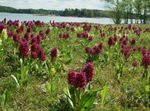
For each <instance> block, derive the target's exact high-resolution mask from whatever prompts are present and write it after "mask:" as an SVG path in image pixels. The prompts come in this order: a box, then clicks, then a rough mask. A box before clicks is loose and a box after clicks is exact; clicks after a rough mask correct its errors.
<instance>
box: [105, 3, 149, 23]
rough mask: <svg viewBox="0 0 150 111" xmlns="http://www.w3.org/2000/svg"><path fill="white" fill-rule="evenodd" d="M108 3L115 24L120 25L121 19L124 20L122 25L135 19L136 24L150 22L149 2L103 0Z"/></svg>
mask: <svg viewBox="0 0 150 111" xmlns="http://www.w3.org/2000/svg"><path fill="white" fill-rule="evenodd" d="M105 1H106V2H108V3H110V4H111V5H110V7H109V8H110V9H111V10H112V11H113V13H111V14H110V15H111V17H112V18H113V20H114V22H115V23H116V24H120V23H121V19H122V18H123V19H124V23H126V24H128V23H129V22H130V23H133V19H135V21H136V23H143V24H146V21H150V0H105Z"/></svg>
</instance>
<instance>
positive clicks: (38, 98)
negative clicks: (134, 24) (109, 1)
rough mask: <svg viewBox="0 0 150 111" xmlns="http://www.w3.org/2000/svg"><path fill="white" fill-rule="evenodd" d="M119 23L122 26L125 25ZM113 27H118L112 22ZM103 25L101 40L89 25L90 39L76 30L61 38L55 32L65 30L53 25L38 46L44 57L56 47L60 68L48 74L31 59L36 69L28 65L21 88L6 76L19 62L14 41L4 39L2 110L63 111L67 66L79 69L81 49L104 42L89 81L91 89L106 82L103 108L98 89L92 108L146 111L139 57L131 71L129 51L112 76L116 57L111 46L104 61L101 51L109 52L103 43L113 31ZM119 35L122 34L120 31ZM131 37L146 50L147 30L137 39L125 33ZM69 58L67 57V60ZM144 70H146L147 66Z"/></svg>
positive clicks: (147, 103)
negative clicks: (5, 98) (6, 96)
mask: <svg viewBox="0 0 150 111" xmlns="http://www.w3.org/2000/svg"><path fill="white" fill-rule="evenodd" d="M122 26H123V27H126V25H122ZM138 26H140V27H141V28H142V29H145V28H147V27H149V25H138ZM47 27H48V26H47V25H44V27H42V28H41V29H43V30H46V29H47ZM113 27H121V26H120V25H119V26H118V25H113ZM107 28H108V26H105V25H104V26H103V25H102V26H101V29H102V30H104V32H105V34H106V37H105V38H103V39H102V38H100V37H99V32H98V31H96V30H95V29H94V28H92V30H91V31H90V32H89V33H90V34H91V35H94V37H93V41H91V42H89V41H88V40H85V39H80V38H77V37H76V32H79V30H77V31H76V32H69V35H70V38H69V39H67V40H63V39H62V40H61V39H60V38H59V37H58V35H59V33H61V32H65V31H66V29H55V28H53V29H52V31H51V33H50V34H49V35H48V36H46V39H45V40H44V41H42V48H43V49H44V51H45V53H46V55H47V60H49V59H50V56H49V51H50V49H51V48H53V47H57V48H58V49H59V57H58V58H57V63H58V64H59V65H60V67H59V68H58V69H57V70H56V74H54V75H51V76H49V75H48V74H47V72H46V69H45V66H44V64H43V63H42V62H40V61H32V62H35V63H37V64H38V65H39V67H40V68H39V69H36V68H35V66H34V65H32V66H31V67H30V71H29V77H28V82H27V84H26V85H25V86H23V87H21V88H17V87H16V83H15V81H14V79H13V78H12V77H11V76H10V75H15V74H16V73H17V72H19V70H20V63H19V57H18V49H17V47H16V46H15V45H16V44H14V43H13V41H12V40H11V39H10V38H8V40H7V41H6V42H5V46H4V51H2V50H1V53H0V61H2V62H1V64H0V95H2V94H3V92H4V90H6V89H7V90H8V91H9V92H10V93H11V100H10V101H9V102H8V103H7V104H6V106H5V107H3V108H2V109H3V110H4V111H57V110H58V109H60V110H58V111H64V110H63V108H62V107H64V106H65V103H64V102H62V101H61V99H62V98H63V97H64V88H66V87H68V84H67V73H68V71H69V70H71V69H73V70H79V69H80V68H81V67H82V66H83V65H84V64H85V62H86V58H87V54H86V53H85V49H84V48H85V47H86V46H90V47H93V46H94V45H95V44H96V43H100V42H102V43H103V45H104V49H103V53H102V54H100V55H99V59H98V60H97V61H94V67H95V76H94V80H93V81H92V88H93V89H100V90H101V89H102V88H103V86H105V85H107V86H108V94H107V97H106V104H105V105H104V107H103V108H102V107H101V104H100V103H101V96H100V92H99V93H98V94H97V98H96V101H95V103H96V104H94V106H93V108H92V111H101V110H103V111H148V110H149V106H150V101H149V98H148V97H149V91H147V90H146V87H147V86H149V84H148V82H147V80H143V79H141V78H142V74H143V71H144V69H143V67H142V66H140V62H141V61H140V60H139V65H138V66H137V68H136V71H135V72H133V70H132V61H133V59H134V54H131V57H130V58H129V59H128V61H127V62H126V63H125V67H124V70H123V75H122V77H121V80H120V82H118V81H117V79H116V77H117V76H116V71H115V65H116V62H117V60H116V59H115V55H114V52H115V49H114V47H112V48H111V50H110V52H111V54H112V55H111V57H110V61H109V62H106V61H104V54H105V52H106V51H109V48H108V45H107V41H108V37H109V36H111V35H113V34H114V33H113V32H109V31H108V30H107ZM37 30H39V29H37ZM33 33H37V32H33ZM120 34H121V35H123V34H122V33H120ZM133 37H135V38H136V39H137V43H136V45H135V47H139V46H140V47H143V46H145V47H146V48H147V49H149V50H150V33H142V34H141V36H140V38H138V37H137V36H136V35H135V34H133V33H130V34H129V35H128V38H129V39H130V38H133ZM15 47H16V49H15ZM14 50H16V53H14ZM118 50H120V49H118ZM69 54H70V55H69ZM70 56H71V57H70ZM70 58H71V60H70V61H69V59H70ZM42 64H43V65H42ZM148 71H149V73H150V68H149V69H148ZM148 81H149V80H148ZM47 82H49V83H52V84H53V85H54V86H55V90H54V91H53V92H49V91H47V90H46V89H45V87H44V86H45V84H46V83H47ZM61 108H62V109H61ZM2 109H0V110H2ZM66 111H67V109H66Z"/></svg>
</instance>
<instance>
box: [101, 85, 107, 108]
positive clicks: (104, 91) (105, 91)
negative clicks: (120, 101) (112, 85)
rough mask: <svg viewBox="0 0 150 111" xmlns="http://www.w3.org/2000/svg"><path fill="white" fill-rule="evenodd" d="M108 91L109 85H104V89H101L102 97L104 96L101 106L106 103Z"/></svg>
mask: <svg viewBox="0 0 150 111" xmlns="http://www.w3.org/2000/svg"><path fill="white" fill-rule="evenodd" d="M107 92H108V87H107V86H104V87H103V90H102V91H101V98H102V101H101V106H102V107H103V106H104V104H105V101H106V96H107Z"/></svg>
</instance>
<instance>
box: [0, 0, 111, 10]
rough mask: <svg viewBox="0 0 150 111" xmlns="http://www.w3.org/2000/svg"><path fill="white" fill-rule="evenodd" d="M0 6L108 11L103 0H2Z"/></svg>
mask: <svg viewBox="0 0 150 111" xmlns="http://www.w3.org/2000/svg"><path fill="white" fill-rule="evenodd" d="M0 4H1V5H4V6H11V7H14V8H34V9H39V8H43V9H55V10H62V9H65V8H78V9H82V8H87V9H101V10H104V9H107V5H108V4H107V3H106V2H104V1H103V0H0Z"/></svg>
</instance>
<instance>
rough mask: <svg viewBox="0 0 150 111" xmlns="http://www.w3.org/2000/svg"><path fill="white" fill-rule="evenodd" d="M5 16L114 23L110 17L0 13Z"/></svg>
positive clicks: (42, 19)
mask: <svg viewBox="0 0 150 111" xmlns="http://www.w3.org/2000/svg"><path fill="white" fill-rule="evenodd" d="M4 18H6V19H7V20H9V19H10V20H20V21H25V20H28V21H32V20H41V21H43V22H49V21H53V20H54V21H56V22H88V23H98V24H114V23H113V20H112V19H111V18H85V17H84V18H81V17H62V16H50V15H49V16H44V15H42V16H41V15H33V14H16V13H0V20H3V19H4Z"/></svg>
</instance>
